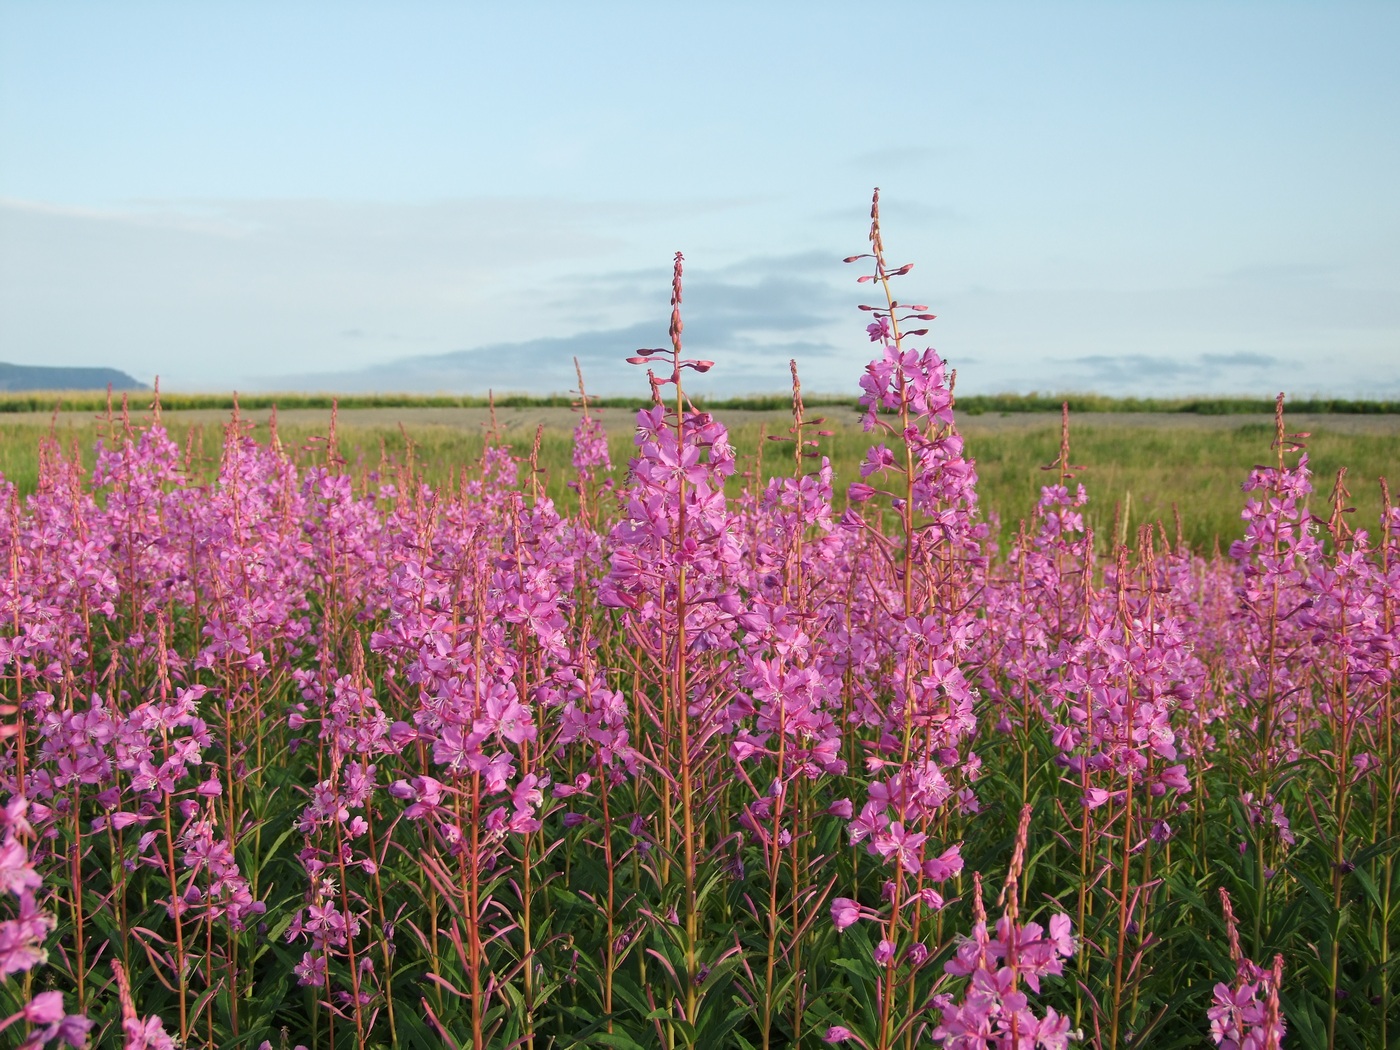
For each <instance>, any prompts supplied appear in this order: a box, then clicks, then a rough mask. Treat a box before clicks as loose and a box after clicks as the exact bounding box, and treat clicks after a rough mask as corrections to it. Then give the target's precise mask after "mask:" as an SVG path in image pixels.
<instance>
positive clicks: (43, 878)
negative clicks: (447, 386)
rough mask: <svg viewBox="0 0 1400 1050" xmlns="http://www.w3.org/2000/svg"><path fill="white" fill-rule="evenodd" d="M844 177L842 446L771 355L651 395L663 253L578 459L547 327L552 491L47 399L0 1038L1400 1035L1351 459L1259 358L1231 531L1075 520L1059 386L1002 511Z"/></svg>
mask: <svg viewBox="0 0 1400 1050" xmlns="http://www.w3.org/2000/svg"><path fill="white" fill-rule="evenodd" d="M878 205H879V200H878V195H877V197H876V199H875V201H874V202H873V206H872V212H871V228H870V249H869V251H868V252H865V253H862V254H860V255H857V256H854V257H852V259H851V260H850V261H851V263H852V265H855V266H857V267H858V268H859V270H860V272H859V274H858V277H859V280H860V283H861V284H862V286H865V287H867V288H869V289H871V290H873V291H874V292H875V295H874V299H873V301H872V302H870V303H868V304H867V305H866V306H865V307H863V312H864V314H865V323H866V334H867V335H868V337H869V339H870V341H871V343H872V346H873V351H874V353H873V360H872V361H871V363H870V364H869V366H868V367H867V368H866V370H865V373H864V375H863V376H861V377H860V390H861V408H862V411H863V413H864V419H865V425H866V429H867V430H868V431H869V432H870V435H871V439H870V447H869V451H868V452H867V453H866V455H865V456H864V458H863V461H862V464H861V466H860V468H859V471H858V473H857V474H856V476H853V477H848V478H847V477H842V478H837V477H836V476H835V473H834V471H833V468H832V465H831V462H830V461H829V459H828V453H829V446H827V445H826V444H825V442H826V439H827V438H829V437H831V434H830V432H829V431H825V430H823V429H821V428H822V421H821V420H820V419H816V418H812V417H811V416H810V415H809V413H808V411H807V407H806V406H805V405H804V402H803V398H802V391H801V385H800V382H799V381H798V374H797V368H796V365H795V364H794V365H793V367H792V374H793V395H792V408H793V412H792V422H791V425H790V426H789V427H788V428H787V429H786V432H783V433H774V434H773V435H771V437H770V439H769V441H768V442H766V450H765V448H763V447H760V448H759V449H758V450H757V452H756V453H755V454H753V455H744V456H741V455H740V454H739V453H738V452H737V451H736V450H735V449H734V448H733V447H732V446H731V443H730V440H729V436H728V434H727V432H726V430H725V428H724V426H723V424H722V423H721V421H720V420H719V419H717V418H716V417H715V416H714V415H713V414H711V413H709V412H706V411H702V410H700V409H698V408H697V407H696V405H695V404H694V402H693V401H692V400H691V399H690V397H689V396H688V394H687V389H686V384H687V381H688V380H689V379H690V378H691V373H698V372H704V371H707V370H708V369H709V368H710V367H711V364H710V362H707V361H700V360H695V359H692V358H688V357H686V356H685V353H684V349H683V334H684V325H683V322H682V315H681V307H682V294H683V260H682V259H681V257H680V256H679V255H678V256H677V257H676V259H675V270H674V276H673V283H672V289H671V292H672V295H671V299H672V304H671V305H672V314H671V324H670V337H671V338H670V345H669V346H668V347H664V348H660V349H655V348H653V349H644V350H639V351H636V352H635V353H634V354H633V358H632V359H633V360H634V361H635V362H636V363H637V364H638V365H639V366H641V367H643V368H645V369H647V370H648V371H647V374H648V377H649V384H650V392H651V395H652V403H651V405H650V406H649V407H648V408H646V409H645V410H643V411H641V412H639V413H637V415H636V418H635V435H636V437H635V445H634V451H633V454H632V457H631V460H630V462H629V463H628V464H627V467H626V469H625V471H624V470H621V469H617V470H615V469H614V468H613V465H612V462H611V460H610V457H609V454H608V446H607V442H606V439H605V433H604V430H603V427H602V420H601V419H600V416H599V412H598V409H597V407H596V403H594V402H593V401H592V400H591V399H590V398H589V397H588V396H587V394H586V393H585V392H584V389H583V377H582V375H581V374H580V376H579V390H578V398H577V401H576V407H577V410H578V421H577V427H576V430H575V435H574V449H575V451H574V456H573V461H572V474H571V476H570V477H569V478H568V479H564V480H566V481H568V483H569V484H570V486H571V487H572V488H573V490H574V491H575V492H576V494H577V497H578V498H577V500H576V501H574V502H572V503H571V506H573V507H574V508H575V509H573V510H569V511H567V512H566V511H564V510H561V509H560V507H557V506H556V505H555V504H554V503H553V502H552V501H551V500H550V499H549V498H548V497H547V495H546V492H547V491H561V489H560V488H555V489H552V490H551V489H548V488H547V487H546V481H547V480H548V479H546V478H544V477H543V476H542V473H541V467H540V456H539V448H540V440H539V438H538V437H537V439H536V442H535V445H534V447H533V448H512V447H509V446H508V445H506V444H505V443H504V442H503V440H502V439H501V437H500V434H499V431H498V430H496V428H494V427H492V428H491V430H490V431H489V432H488V434H487V436H486V441H485V443H484V450H483V451H482V453H481V455H480V458H479V459H478V460H476V461H475V462H471V463H465V464H462V465H460V466H459V467H457V468H455V469H454V471H453V472H452V476H451V479H450V481H449V482H448V483H446V484H443V485H439V486H437V487H431V486H429V485H428V484H426V482H425V481H424V477H423V473H422V471H421V470H420V469H419V464H418V463H417V462H416V460H415V453H414V450H413V449H412V447H411V445H410V446H409V448H408V450H407V452H406V453H405V455H403V456H402V457H401V458H399V459H393V458H391V457H388V456H384V457H382V459H381V462H380V464H379V467H378V469H377V470H358V471H357V470H354V469H351V468H350V467H349V466H348V465H347V464H346V463H345V462H344V461H343V459H342V456H341V450H340V445H339V440H338V438H337V435H336V418H335V414H334V412H333V413H332V416H331V426H330V428H329V431H328V432H327V434H326V435H325V436H324V437H323V438H320V439H318V440H317V441H315V442H313V443H312V444H311V445H309V446H307V447H303V448H295V447H288V445H287V444H284V442H283V440H282V439H281V438H279V436H278V433H277V430H276V427H275V423H274V426H273V427H272V430H271V434H270V437H269V439H268V440H267V441H266V442H258V441H255V440H253V438H252V437H251V435H250V428H249V425H248V421H247V420H246V418H245V417H244V416H243V415H242V414H241V413H239V412H238V411H237V410H235V412H234V414H233V416H232V418H231V420H230V422H229V424H228V427H227V429H226V432H225V436H224V441H223V446H222V449H221V451H220V452H219V455H218V464H217V468H216V469H210V466H209V465H208V464H205V463H204V462H202V456H203V451H202V449H201V448H200V447H198V446H197V445H196V444H194V443H193V442H191V443H190V444H188V445H187V446H185V447H181V446H180V445H178V444H177V443H176V442H175V441H173V440H172V439H171V437H170V435H169V434H168V433H167V431H166V429H165V427H164V426H163V424H162V421H161V417H160V408H159V398H158V397H157V399H156V402H155V404H154V405H153V406H152V411H151V413H150V414H149V415H148V416H145V417H143V418H139V419H138V418H133V416H132V414H131V413H130V412H129V411H128V408H127V406H126V405H125V404H123V405H121V406H117V407H111V406H109V409H108V411H107V412H106V413H105V415H104V417H103V420H102V438H101V441H100V443H99V446H98V449H97V454H96V458H95V464H96V465H95V468H94V469H93V470H91V471H87V470H84V469H83V468H82V467H81V465H80V464H81V460H80V458H79V456H78V454H77V450H75V449H65V448H63V447H62V446H60V445H59V443H58V442H57V441H56V440H54V439H52V438H50V439H46V440H45V441H44V443H43V445H42V447H41V449H40V457H39V461H40V480H39V484H38V486H37V490H36V491H35V492H34V493H33V495H31V496H28V497H25V498H23V499H22V498H21V497H20V496H19V494H18V492H17V490H16V489H15V487H14V486H13V485H11V484H9V483H8V482H6V483H3V484H0V690H2V691H3V696H0V705H3V706H0V741H2V742H3V743H0V748H2V749H0V1000H2V1001H0V1033H3V1037H2V1038H3V1040H4V1043H5V1045H14V1046H24V1047H38V1046H46V1045H47V1046H55V1045H59V1046H61V1045H69V1046H75V1047H79V1046H83V1045H85V1044H86V1045H93V1046H100V1047H120V1048H147V1047H150V1048H160V1050H164V1048H167V1047H170V1048H173V1047H208V1048H213V1047H218V1048H248V1050H263V1048H267V1050H274V1048H277V1050H281V1048H287V1050H293V1048H295V1047H306V1048H308V1050H309V1048H318V1050H319V1048H327V1050H329V1048H334V1047H341V1048H345V1047H385V1048H400V1047H402V1048H411V1047H444V1046H446V1047H473V1048H485V1047H503V1048H504V1047H522V1046H523V1047H530V1048H539V1050H544V1048H561V1050H562V1048H569V1047H595V1046H596V1047H620V1048H627V1047H645V1048H651V1047H657V1046H661V1047H667V1048H676V1047H686V1048H690V1047H714V1048H720V1047H741V1048H743V1047H753V1048H760V1047H769V1048H771V1047H790V1046H800V1047H817V1046H823V1045H828V1044H836V1045H849V1046H854V1047H863V1048H868V1050H875V1048H879V1050H893V1048H912V1047H915V1046H943V1047H950V1048H967V1050H972V1048H978V1050H981V1048H986V1047H1007V1048H1013V1047H1014V1048H1029V1050H1035V1048H1045V1050H1059V1048H1064V1047H1068V1046H1070V1045H1084V1046H1090V1047H1096V1048H1103V1050H1107V1048H1115V1050H1116V1048H1126V1047H1138V1046H1150V1047H1154V1048H1158V1047H1161V1048H1173V1047H1183V1048H1190V1047H1203V1046H1212V1045H1215V1046H1222V1047H1238V1048H1250V1050H1266V1048H1272V1047H1278V1046H1281V1045H1282V1044H1283V1042H1284V1041H1285V1040H1286V1041H1287V1042H1288V1044H1289V1045H1298V1046H1309V1047H1312V1046H1316V1047H1327V1048H1329V1050H1332V1048H1353V1047H1354V1048H1383V1047H1389V1046H1391V1045H1393V1044H1394V1042H1395V1040H1396V1038H1397V1037H1400V1007H1397V994H1396V992H1397V989H1396V973H1395V962H1394V959H1395V948H1396V942H1397V939H1400V917H1397V912H1400V884H1397V872H1396V864H1395V857H1396V855H1397V847H1398V846H1400V842H1397V831H1398V830H1400V829H1397V819H1396V817H1397V814H1396V805H1397V790H1400V759H1398V758H1397V754H1396V741H1395V735H1396V733H1395V730H1396V718H1397V715H1398V714H1400V712H1397V706H1396V699H1397V672H1398V671H1400V630H1397V610H1400V508H1396V507H1395V506H1393V505H1392V503H1391V500H1390V495H1389V490H1388V489H1385V488H1384V485H1382V502H1383V511H1382V516H1381V522H1380V526H1381V527H1380V529H1379V531H1378V532H1377V533H1376V534H1375V535H1374V536H1372V535H1368V534H1366V533H1365V532H1364V531H1362V530H1359V529H1355V528H1353V527H1352V526H1351V524H1350V521H1349V515H1348V510H1349V508H1348V506H1347V504H1348V499H1349V493H1348V486H1349V485H1350V486H1351V487H1355V486H1356V485H1358V484H1360V482H1358V481H1356V480H1355V479H1349V478H1347V477H1346V476H1345V475H1342V476H1339V477H1338V478H1336V479H1335V480H1332V479H1329V487H1319V489H1318V490H1317V491H1316V492H1315V491H1314V483H1313V479H1312V477H1311V475H1310V473H1309V469H1308V460H1307V456H1306V449H1305V447H1304V445H1305V441H1306V435H1298V434H1290V433H1289V432H1288V430H1287V427H1286V424H1285V422H1284V416H1283V405H1282V401H1280V402H1279V405H1278V415H1277V425H1276V428H1275V435H1274V438H1275V439H1274V442H1273V449H1272V454H1271V455H1270V456H1269V457H1268V460H1267V462H1266V463H1265V464H1264V465H1261V466H1256V467H1254V468H1253V469H1252V470H1247V471H1242V476H1246V475H1247V477H1246V480H1245V483H1244V489H1245V493H1244V498H1243V501H1242V518H1243V522H1242V526H1241V530H1240V533H1239V536H1238V539H1237V540H1236V541H1235V542H1234V543H1233V544H1230V545H1229V547H1228V551H1227V552H1225V553H1220V552H1217V553H1216V554H1215V555H1213V556H1211V557H1201V556H1199V555H1198V554H1196V553H1193V551H1192V550H1191V548H1189V547H1188V546H1187V545H1186V544H1185V543H1183V542H1182V540H1181V536H1182V525H1181V521H1180V520H1178V521H1176V522H1174V523H1168V524H1171V525H1173V526H1174V527H1173V529H1172V531H1171V533H1169V531H1168V529H1167V528H1166V527H1164V526H1163V525H1161V524H1157V523H1154V524H1152V525H1150V526H1147V525H1144V526H1141V527H1139V528H1137V529H1136V530H1135V531H1133V532H1132V533H1131V534H1130V533H1129V530H1128V529H1127V527H1126V525H1124V526H1122V527H1115V528H1114V529H1113V530H1112V535H1110V536H1108V537H1107V538H1106V539H1105V538H1104V537H1098V538H1096V537H1094V536H1093V535H1092V534H1091V533H1090V530H1089V529H1088V528H1087V527H1086V522H1087V521H1090V520H1094V519H1093V518H1092V517H1091V513H1092V509H1093V507H1094V506H1095V505H1096V504H1094V503H1093V502H1092V501H1093V495H1094V485H1093V471H1092V465H1091V466H1090V467H1081V466H1077V465H1075V464H1074V463H1072V462H1071V442H1070V424H1069V418H1068V415H1067V414H1066V416H1065V418H1064V422H1063V426H1062V439H1061V448H1060V454H1059V456H1058V459H1057V460H1056V461H1055V462H1053V463H1051V464H1049V465H1048V466H1047V468H1046V469H1047V475H1048V476H1047V478H1046V480H1047V482H1048V484H1046V485H1045V487H1044V489H1043V490H1042V493H1041V497H1040V499H1039V500H1038V502H1036V504H1035V505H1034V506H1030V507H1027V516H1026V519H1025V521H1024V522H1023V523H1022V525H1021V526H1020V528H1019V529H1014V530H1011V532H1010V533H1007V534H1008V535H1010V536H1011V537H1012V539H1011V540H1010V542H1009V543H1008V544H1007V545H1006V548H1005V550H1004V551H1001V550H998V549H997V548H996V547H995V545H994V544H993V541H992V537H993V536H995V535H998V534H1003V533H1001V532H1000V530H999V529H997V528H994V527H992V523H989V522H987V521H986V520H984V519H983V517H982V516H981V514H980V512H979V510H978V501H977V472H976V467H975V464H974V463H973V462H972V460H971V459H970V458H969V457H968V455H967V453H966V450H965V448H964V445H963V442H962V438H961V436H960V434H959V432H958V429H957V425H956V416H955V399H954V373H953V372H952V370H951V369H949V368H948V366H947V364H946V363H945V362H944V361H943V360H942V358H941V357H939V355H938V354H937V353H936V352H935V351H934V350H932V349H930V348H929V347H928V346H927V345H926V343H925V342H923V339H924V337H925V336H926V334H927V328H928V325H927V322H929V321H931V320H933V314H932V311H931V310H930V308H929V307H927V306H923V305H908V304H906V303H905V302H903V301H902V300H901V298H900V297H899V296H898V294H897V291H896V289H897V288H898V287H899V285H900V284H901V283H903V282H905V281H907V279H908V275H909V274H910V272H911V267H910V266H908V265H900V266H894V265H890V264H889V263H887V260H886V256H885V246H884V241H883V234H882V231H881V228H880V221H879V207H878ZM775 453H777V454H775ZM775 463H776V465H775ZM555 480H556V481H557V480H559V479H555ZM1325 492H1330V494H1331V495H1330V497H1329V498H1323V497H1322V496H1321V495H1319V493H1325ZM1190 514H1191V507H1189V506H1184V507H1182V508H1181V515H1182V516H1183V517H1185V518H1187V519H1188V520H1189V516H1190ZM1124 521H1126V516H1125V518H1124ZM1173 533H1174V536H1173ZM996 886H1000V887H1001V888H1000V890H999V891H996V890H994V889H991V888H990V887H996Z"/></svg>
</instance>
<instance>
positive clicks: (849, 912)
mask: <svg viewBox="0 0 1400 1050" xmlns="http://www.w3.org/2000/svg"><path fill="white" fill-rule="evenodd" d="M859 919H860V905H859V904H857V903H856V902H855V901H853V900H851V899H850V898H849V897H837V898H836V899H835V900H834V901H832V902H831V921H832V922H833V923H835V924H836V929H837V930H844V929H845V928H846V927H848V926H850V925H851V924H852V923H854V922H856V921H857V920H859Z"/></svg>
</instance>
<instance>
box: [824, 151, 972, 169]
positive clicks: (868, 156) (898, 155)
mask: <svg viewBox="0 0 1400 1050" xmlns="http://www.w3.org/2000/svg"><path fill="white" fill-rule="evenodd" d="M948 152H949V151H948V150H946V149H935V148H933V147H932V146H884V147H882V148H880V149H872V150H867V151H866V152H864V153H861V154H858V155H856V156H854V157H852V158H851V159H850V161H849V162H848V164H849V166H850V167H853V168H861V169H865V168H880V169H881V170H886V171H888V170H907V169H909V168H916V167H919V166H920V165H923V164H926V163H928V162H929V161H931V160H937V159H939V158H942V157H946V156H947V155H948Z"/></svg>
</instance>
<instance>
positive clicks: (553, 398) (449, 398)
mask: <svg viewBox="0 0 1400 1050" xmlns="http://www.w3.org/2000/svg"><path fill="white" fill-rule="evenodd" d="M128 396H129V397H130V402H131V405H132V407H133V409H136V408H139V409H141V410H144V409H145V408H146V407H147V406H148V405H149V404H150V401H151V394H150V393H148V392H144V391H142V392H136V393H132V394H130V395H128ZM113 397H114V402H113V403H114V405H115V407H116V408H118V409H120V406H121V395H120V394H117V395H113ZM235 398H236V399H237V401H238V404H239V405H240V406H241V407H242V408H243V409H244V410H246V411H262V410H266V409H269V408H271V407H273V406H274V405H276V406H277V407H278V408H279V409H282V410H284V411H285V410H292V409H298V408H315V409H329V408H330V407H331V405H332V404H339V406H340V407H341V408H343V409H354V408H485V407H486V406H487V405H488V404H491V403H492V402H493V401H494V403H495V405H496V406H497V407H498V408H567V407H569V406H570V405H572V404H574V403H575V402H576V400H577V398H576V397H575V396H574V395H573V394H550V395H546V396H539V395H533V394H518V393H509V392H507V393H500V394H496V395H495V396H494V397H493V396H492V395H491V394H489V393H487V394H484V395H483V394H395V393H381V394H331V393H287V392H283V393H264V394H236V395H235V394H231V393H230V394H199V393H169V392H163V393H162V394H161V395H160V402H161V405H162V407H163V408H164V409H165V410H166V411H168V412H177V411H183V410H187V409H210V408H213V409H223V410H228V409H231V408H233V405H234V400H235ZM805 400H806V402H807V405H808V406H809V407H822V406H825V407H840V406H846V407H849V408H850V410H851V411H852V413H854V412H855V411H856V407H855V398H854V397H853V396H848V395H831V394H808V395H806V398H805ZM589 402H590V403H591V404H596V405H598V406H599V407H602V408H632V409H636V408H645V407H646V406H647V405H648V404H650V401H649V400H648V399H646V398H643V397H602V398H599V397H590V398H589ZM108 403H109V400H108V395H107V394H106V393H104V392H97V391H74V390H50V391H44V390H36V391H23V392H3V391H0V413H30V412H44V413H47V412H52V411H53V410H54V409H55V408H59V407H61V408H62V409H63V410H64V411H67V412H103V411H105V410H106V408H107V406H108ZM695 403H696V404H697V405H699V406H701V407H702V408H709V409H712V410H715V411H719V410H722V409H785V408H787V407H788V406H789V405H790V404H791V403H792V398H791V395H789V394H787V393H776V394H748V395H744V396H740V397H709V398H707V397H704V396H703V395H702V396H697V397H696V398H695ZM1064 403H1068V404H1069V407H1070V411H1071V412H1073V413H1074V414H1076V415H1082V414H1085V413H1099V412H1130V413H1137V412H1173V413H1176V412H1181V413H1187V414H1191V415H1201V416H1230V415H1248V414H1253V413H1261V412H1262V413H1265V414H1271V413H1272V412H1273V410H1274V402H1273V399H1272V398H1249V397H1176V398H1163V397H1108V396H1105V395H1103V394H1084V393H1056V394H1041V393H1030V394H974V395H969V396H960V397H959V398H958V411H959V412H961V413H963V414H964V415H968V416H980V415H983V414H985V413H988V412H1058V411H1059V410H1060V405H1061V404H1064ZM1288 408H1289V411H1290V412H1295V413H1296V412H1306V413H1324V414H1326V413H1334V414H1339V415H1378V414H1379V415H1386V414H1390V415H1394V414H1397V413H1400V401H1378V400H1357V399H1348V398H1321V397H1314V398H1292V399H1290V400H1289V402H1288Z"/></svg>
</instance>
